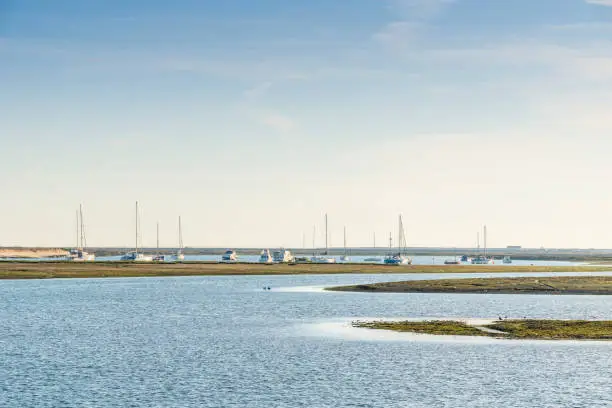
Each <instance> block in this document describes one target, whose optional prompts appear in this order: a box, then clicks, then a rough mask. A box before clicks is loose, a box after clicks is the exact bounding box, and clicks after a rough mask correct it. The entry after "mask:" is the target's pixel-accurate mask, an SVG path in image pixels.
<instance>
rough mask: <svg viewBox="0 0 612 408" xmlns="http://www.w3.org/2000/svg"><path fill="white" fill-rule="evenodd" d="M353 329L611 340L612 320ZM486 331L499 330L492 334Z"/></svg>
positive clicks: (377, 324)
mask: <svg viewBox="0 0 612 408" xmlns="http://www.w3.org/2000/svg"><path fill="white" fill-rule="evenodd" d="M352 324H353V327H361V328H367V329H379V330H393V331H398V332H411V333H425V334H436V335H454V336H486V337H497V338H507V339H539V340H612V321H611V320H601V321H598V320H534V319H525V320H501V321H496V322H493V323H490V324H486V325H483V326H473V325H468V324H466V323H463V322H459V321H452V320H429V321H421V322H414V321H402V322H391V321H388V322H386V321H372V322H362V321H355V322H353V323H352ZM478 327H482V328H484V329H493V330H498V331H501V332H503V333H491V332H487V331H485V330H481V329H479V328H478Z"/></svg>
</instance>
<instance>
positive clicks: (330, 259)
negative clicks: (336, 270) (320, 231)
mask: <svg viewBox="0 0 612 408" xmlns="http://www.w3.org/2000/svg"><path fill="white" fill-rule="evenodd" d="M327 237H328V233H327V214H325V252H324V253H323V255H319V256H313V257H312V258H311V261H312V262H313V263H336V258H334V257H331V256H328V255H327V252H328V247H327Z"/></svg>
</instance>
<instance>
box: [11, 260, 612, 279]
mask: <svg viewBox="0 0 612 408" xmlns="http://www.w3.org/2000/svg"><path fill="white" fill-rule="evenodd" d="M599 271H612V267H611V266H512V265H509V266H501V265H401V266H400V265H379V264H340V263H338V264H309V263H304V264H274V265H266V264H248V263H231V264H223V263H215V262H184V263H133V262H65V261H49V262H22V261H19V262H17V261H5V262H0V279H49V278H119V277H147V276H151V277H153V276H198V275H210V276H216V275H300V274H399V273H488V274H491V273H504V272H506V273H507V272H599Z"/></svg>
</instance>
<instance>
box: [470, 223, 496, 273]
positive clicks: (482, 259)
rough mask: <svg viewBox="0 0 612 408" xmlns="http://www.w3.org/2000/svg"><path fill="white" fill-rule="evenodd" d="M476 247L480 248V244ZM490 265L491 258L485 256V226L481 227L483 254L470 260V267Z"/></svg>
mask: <svg viewBox="0 0 612 408" xmlns="http://www.w3.org/2000/svg"><path fill="white" fill-rule="evenodd" d="M478 246H479V247H480V244H479V245H478ZM479 249H480V248H479ZM492 263H493V258H489V257H488V256H487V226H486V225H485V226H484V227H483V254H482V255H478V256H476V257H474V258H472V265H488V264H492Z"/></svg>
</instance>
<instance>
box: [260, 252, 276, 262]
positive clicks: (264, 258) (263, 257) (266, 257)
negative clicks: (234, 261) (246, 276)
mask: <svg viewBox="0 0 612 408" xmlns="http://www.w3.org/2000/svg"><path fill="white" fill-rule="evenodd" d="M273 262H274V258H272V255H270V250H269V249H263V250H262V251H261V254H260V255H259V263H266V264H271V263H273Z"/></svg>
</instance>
